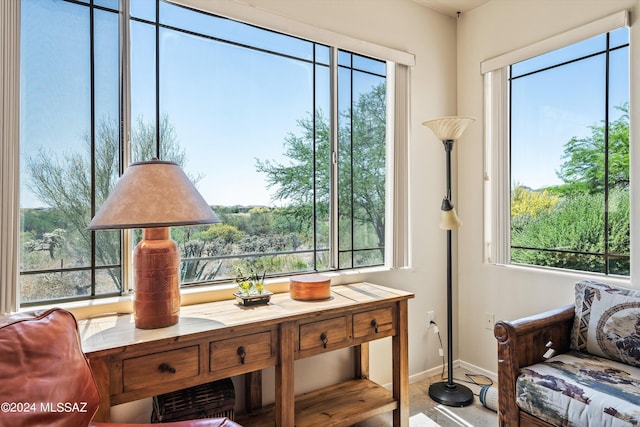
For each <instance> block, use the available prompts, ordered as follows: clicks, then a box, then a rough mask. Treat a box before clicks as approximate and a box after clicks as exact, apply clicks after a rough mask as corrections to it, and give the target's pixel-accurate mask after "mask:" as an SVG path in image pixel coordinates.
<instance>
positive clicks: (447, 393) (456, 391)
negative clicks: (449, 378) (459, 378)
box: [429, 382, 473, 407]
mask: <svg viewBox="0 0 640 427" xmlns="http://www.w3.org/2000/svg"><path fill="white" fill-rule="evenodd" d="M429 397H430V398H432V399H433V400H435V401H436V402H438V403H441V404H443V405H446V406H458V407H462V406H468V405H471V404H472V403H473V392H472V391H471V390H470V389H469V388H468V387H465V386H463V385H462V384H456V383H453V384H449V383H447V382H439V383H434V384H431V386H429Z"/></svg>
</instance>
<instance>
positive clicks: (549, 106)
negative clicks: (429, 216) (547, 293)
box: [485, 27, 631, 276]
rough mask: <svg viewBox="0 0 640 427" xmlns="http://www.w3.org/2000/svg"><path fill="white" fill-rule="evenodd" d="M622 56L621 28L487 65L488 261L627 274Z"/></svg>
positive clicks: (625, 47) (624, 38)
mask: <svg viewBox="0 0 640 427" xmlns="http://www.w3.org/2000/svg"><path fill="white" fill-rule="evenodd" d="M628 58H629V42H628V28H627V27H622V28H618V29H615V30H613V29H612V30H611V31H610V32H606V33H604V34H600V35H598V36H595V37H590V38H587V39H584V40H583V41H580V42H578V43H574V44H570V45H568V46H565V47H563V48H560V49H555V50H551V51H549V52H547V53H545V54H541V55H538V56H536V57H533V58H531V59H526V60H523V61H520V62H516V63H512V64H511V65H509V66H507V67H505V68H502V69H499V70H495V71H492V72H490V73H487V75H486V78H485V82H486V89H487V93H488V97H487V98H488V105H487V108H488V109H487V112H488V114H487V117H488V119H489V121H488V126H487V127H488V130H487V140H488V141H487V143H488V144H489V145H488V147H487V148H488V156H487V171H488V176H489V177H490V179H489V181H493V182H492V183H491V184H489V187H488V190H489V191H488V193H490V194H491V196H492V197H493V204H492V205H491V206H492V208H493V210H492V211H491V212H490V215H491V220H490V221H489V224H488V226H487V228H488V229H487V235H488V239H489V241H488V246H489V247H490V253H489V257H490V259H491V260H492V261H494V262H499V263H510V264H522V265H531V266H540V267H552V268H561V269H568V270H577V271H583V272H591V273H599V274H607V275H619V276H629V275H630V264H631V261H630V259H631V258H630V241H631V235H630V205H629V190H630V179H629V75H628V69H629V59H628ZM498 86H504V87H505V88H506V90H505V91H501V90H500V89H498V88H497V87H498ZM501 105H503V106H502V107H501ZM504 105H508V107H506V108H505V107H504ZM505 117H508V118H509V120H508V122H506V121H505V122H504V123H505V124H504V125H503V124H500V121H501V119H502V120H504V118H505ZM500 140H504V141H508V145H506V144H502V145H501V143H500V142H499V141H500ZM500 165H505V166H507V170H505V169H503V167H504V166H502V167H501V166H500ZM491 178H493V179H491ZM504 201H508V202H509V203H504ZM500 218H502V219H503V221H504V223H505V224H506V226H504V225H502V224H500V222H501V220H500Z"/></svg>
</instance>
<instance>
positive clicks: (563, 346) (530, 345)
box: [494, 305, 575, 426]
mask: <svg viewBox="0 0 640 427" xmlns="http://www.w3.org/2000/svg"><path fill="white" fill-rule="evenodd" d="M574 313H575V310H574V306H573V305H568V306H564V307H561V308H558V309H555V310H550V311H546V312H544V313H540V314H536V315H534V316H529V317H525V318H522V319H519V320H515V321H512V322H507V321H499V322H496V325H495V328H494V335H495V336H496V339H497V340H498V419H499V425H500V426H517V425H519V424H518V423H519V421H518V420H519V410H518V407H517V405H516V379H517V378H518V374H519V371H520V368H523V367H525V366H530V365H533V364H535V363H538V362H541V361H542V360H544V358H543V357H542V356H543V354H544V353H545V352H546V351H547V350H548V348H547V347H546V344H547V343H548V342H549V341H551V342H552V346H551V347H552V348H553V349H554V350H555V351H556V353H558V354H559V353H564V352H566V351H568V350H569V344H570V337H571V328H572V326H573V318H574Z"/></svg>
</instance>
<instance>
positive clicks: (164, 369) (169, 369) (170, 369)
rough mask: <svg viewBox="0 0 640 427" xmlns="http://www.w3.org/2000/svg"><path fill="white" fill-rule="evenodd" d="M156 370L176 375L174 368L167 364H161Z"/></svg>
mask: <svg viewBox="0 0 640 427" xmlns="http://www.w3.org/2000/svg"><path fill="white" fill-rule="evenodd" d="M158 370H159V371H160V372H171V373H172V374H175V373H176V368H174V367H173V366H171V365H169V364H168V363H161V364H160V365H159V366H158Z"/></svg>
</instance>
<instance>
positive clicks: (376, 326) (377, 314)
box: [353, 307, 395, 339]
mask: <svg viewBox="0 0 640 427" xmlns="http://www.w3.org/2000/svg"><path fill="white" fill-rule="evenodd" d="M393 319H394V316H393V308H392V307H383V308H378V309H375V310H369V311H364V312H361V313H355V314H354V315H353V337H354V338H355V339H358V338H363V337H367V339H375V338H376V337H380V338H382V337H386V336H389V335H393V333H394V329H395V325H394V322H393Z"/></svg>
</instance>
